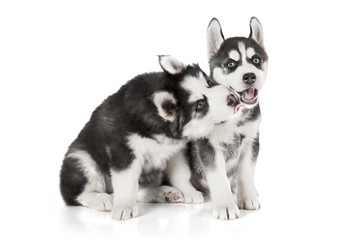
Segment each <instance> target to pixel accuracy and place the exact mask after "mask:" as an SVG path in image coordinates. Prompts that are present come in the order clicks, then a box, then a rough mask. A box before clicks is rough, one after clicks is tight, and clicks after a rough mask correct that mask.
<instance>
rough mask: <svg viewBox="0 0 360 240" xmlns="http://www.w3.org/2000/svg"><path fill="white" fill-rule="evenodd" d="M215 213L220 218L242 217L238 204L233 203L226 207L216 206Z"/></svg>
mask: <svg viewBox="0 0 360 240" xmlns="http://www.w3.org/2000/svg"><path fill="white" fill-rule="evenodd" d="M213 214H214V217H215V218H218V219H222V220H233V219H236V218H238V217H240V210H239V208H238V207H237V206H236V204H232V205H230V206H225V207H214V209H213Z"/></svg>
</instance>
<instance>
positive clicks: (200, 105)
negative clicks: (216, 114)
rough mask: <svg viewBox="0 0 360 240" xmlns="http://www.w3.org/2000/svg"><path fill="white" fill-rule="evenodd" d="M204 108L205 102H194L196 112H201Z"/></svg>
mask: <svg viewBox="0 0 360 240" xmlns="http://www.w3.org/2000/svg"><path fill="white" fill-rule="evenodd" d="M205 108H206V102H205V101H204V100H198V101H197V102H196V111H201V110H204V109H205Z"/></svg>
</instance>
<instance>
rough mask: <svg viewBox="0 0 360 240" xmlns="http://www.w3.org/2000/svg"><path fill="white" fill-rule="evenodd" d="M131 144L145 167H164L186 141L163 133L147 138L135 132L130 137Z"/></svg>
mask: <svg viewBox="0 0 360 240" xmlns="http://www.w3.org/2000/svg"><path fill="white" fill-rule="evenodd" d="M129 145H130V147H131V148H132V150H133V152H134V155H135V156H136V157H137V158H140V160H141V161H142V162H143V165H144V167H145V168H146V167H148V168H153V167H155V168H162V167H163V166H164V165H165V163H166V161H167V160H168V159H169V158H170V157H172V156H173V155H174V154H175V153H176V152H178V151H180V150H181V149H182V148H183V147H184V146H185V142H184V141H182V140H176V139H172V138H168V137H166V136H163V135H155V136H153V137H152V138H145V137H142V136H139V135H137V134H134V135H131V136H130V137H129Z"/></svg>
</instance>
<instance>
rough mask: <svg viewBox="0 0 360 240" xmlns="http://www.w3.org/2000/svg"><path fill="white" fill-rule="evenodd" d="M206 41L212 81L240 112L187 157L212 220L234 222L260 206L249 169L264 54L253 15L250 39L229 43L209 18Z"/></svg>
mask: <svg viewBox="0 0 360 240" xmlns="http://www.w3.org/2000/svg"><path fill="white" fill-rule="evenodd" d="M207 40H208V57H209V65H210V72H211V75H210V78H211V80H212V81H214V82H216V83H218V84H222V85H224V86H227V87H229V88H231V89H233V90H235V91H236V92H237V93H238V94H239V95H240V96H241V102H242V103H243V104H244V105H245V108H244V109H242V110H241V111H239V113H238V114H237V115H236V117H235V118H233V119H230V120H228V121H226V122H223V123H221V124H218V125H216V126H215V127H214V128H213V130H212V131H211V133H210V134H209V136H208V137H207V138H204V139H201V140H197V141H193V142H191V143H190V144H189V145H188V156H189V159H190V166H191V169H192V174H193V179H194V185H195V186H199V187H201V188H203V189H208V190H210V195H211V199H212V202H213V213H214V216H215V217H216V218H220V219H234V218H237V217H239V208H240V209H249V210H255V209H259V208H260V203H259V199H258V193H257V191H256V189H255V186H254V169H255V165H256V160H257V156H258V153H259V124H260V120H261V114H260V106H259V102H258V93H259V90H260V89H261V87H262V86H263V84H264V81H265V78H266V73H267V62H268V56H267V54H266V52H265V49H264V42H263V30H262V26H261V24H260V22H259V21H258V20H257V19H256V18H255V17H253V18H251V20H250V35H249V37H247V38H246V37H233V38H228V39H224V36H223V33H222V29H221V26H220V23H219V21H218V20H217V19H215V18H214V19H212V20H211V22H210V24H209V27H208V30H207ZM233 194H234V195H235V198H234V197H233Z"/></svg>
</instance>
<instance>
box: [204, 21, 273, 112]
mask: <svg viewBox="0 0 360 240" xmlns="http://www.w3.org/2000/svg"><path fill="white" fill-rule="evenodd" d="M207 44H208V59H209V64H210V73H211V74H210V78H211V79H213V80H214V81H215V82H217V83H219V84H222V85H224V86H227V87H229V88H231V89H234V90H235V91H236V92H238V94H239V95H240V96H241V100H242V102H244V103H245V104H246V106H247V107H252V106H255V105H256V104H257V103H258V93H259V90H260V89H261V88H262V86H263V84H264V82H265V79H266V75H267V64H268V56H267V54H266V52H265V49H264V33H263V29H262V26H261V23H260V21H259V20H258V19H257V18H255V17H252V18H251V20H250V35H249V37H247V38H246V37H233V38H228V39H225V38H224V35H223V33H222V28H221V25H220V23H219V21H218V20H217V19H216V18H214V19H212V20H211V22H210V24H209V27H208V29H207Z"/></svg>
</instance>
